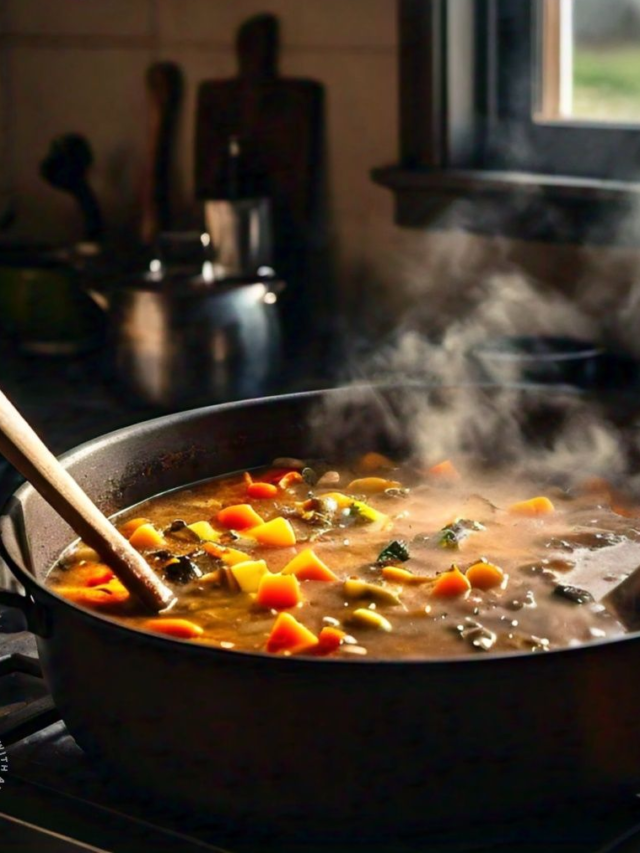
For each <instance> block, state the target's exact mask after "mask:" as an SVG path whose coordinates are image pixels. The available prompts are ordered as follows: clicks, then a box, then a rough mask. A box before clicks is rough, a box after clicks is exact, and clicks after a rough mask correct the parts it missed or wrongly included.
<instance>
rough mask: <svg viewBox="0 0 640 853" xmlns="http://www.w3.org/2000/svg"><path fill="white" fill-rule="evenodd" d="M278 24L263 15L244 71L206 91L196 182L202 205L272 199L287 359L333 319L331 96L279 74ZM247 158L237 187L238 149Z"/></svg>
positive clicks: (202, 90) (241, 50)
mask: <svg viewBox="0 0 640 853" xmlns="http://www.w3.org/2000/svg"><path fill="white" fill-rule="evenodd" d="M278 29H279V27H278V19H277V18H276V17H275V16H274V15H267V14H265V15H257V16H255V17H253V18H250V19H249V20H247V21H246V22H245V23H244V24H243V25H242V26H241V27H240V29H239V31H238V35H237V40H236V46H237V53H238V62H239V72H238V75H237V76H236V77H232V78H229V79H226V80H205V81H204V82H202V83H201V84H200V87H199V91H198V103H197V116H196V146H195V149H196V150H195V184H196V194H197V196H198V198H201V199H205V198H229V197H230V195H231V192H230V186H231V185H233V184H236V188H237V194H238V195H240V196H266V197H268V198H270V199H271V205H272V213H273V231H274V262H275V263H274V266H275V269H276V272H277V275H278V277H279V278H281V279H283V280H284V281H285V282H286V289H285V291H284V294H283V295H282V297H281V299H280V308H281V318H282V321H283V324H284V343H285V354H286V355H287V357H289V356H292V355H294V354H296V353H298V352H299V351H301V350H305V351H306V350H307V349H308V348H309V341H310V340H319V335H318V330H319V329H320V328H321V327H322V325H323V323H324V322H325V321H323V319H322V318H323V317H327V316H329V315H330V314H331V311H332V309H331V305H330V302H331V299H332V297H331V296H330V290H331V288H330V275H329V274H328V273H327V271H326V270H327V263H328V262H327V258H328V256H329V252H328V248H327V237H326V234H327V231H326V223H325V206H324V197H325V192H324V188H325V174H324V125H323V122H324V90H323V87H322V86H321V85H320V84H319V83H317V82H315V81H313V80H304V79H297V78H289V77H281V76H280V75H279V73H278V53H279V38H278ZM234 138H235V139H237V141H238V144H239V150H240V155H239V157H238V159H237V160H236V161H235V164H236V165H235V166H234V168H233V174H235V175H236V178H234V179H232V180H230V168H229V164H230V142H231V140H232V139H234Z"/></svg>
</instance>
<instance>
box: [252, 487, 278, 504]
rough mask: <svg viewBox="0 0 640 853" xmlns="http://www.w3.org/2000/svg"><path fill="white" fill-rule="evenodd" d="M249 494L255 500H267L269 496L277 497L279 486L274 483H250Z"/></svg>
mask: <svg viewBox="0 0 640 853" xmlns="http://www.w3.org/2000/svg"><path fill="white" fill-rule="evenodd" d="M247 494H248V495H249V497H250V498H253V499H254V500H258V501H262V500H267V499H269V498H275V497H276V495H277V494H278V487H277V486H275V485H274V484H273V483H250V484H249V485H248V486H247Z"/></svg>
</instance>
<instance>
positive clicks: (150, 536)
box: [129, 523, 165, 551]
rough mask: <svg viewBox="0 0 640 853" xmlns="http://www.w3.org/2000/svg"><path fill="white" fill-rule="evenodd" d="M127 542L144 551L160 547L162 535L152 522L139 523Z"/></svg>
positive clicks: (162, 539) (163, 542)
mask: <svg viewBox="0 0 640 853" xmlns="http://www.w3.org/2000/svg"><path fill="white" fill-rule="evenodd" d="M129 542H130V543H131V544H132V545H133V547H134V548H136V549H137V550H138V551H146V550H148V549H150V548H161V547H162V546H163V545H164V544H165V541H164V536H163V535H162V533H160V532H159V531H158V530H156V528H155V527H154V526H153V524H148V523H145V524H141V525H140V527H137V528H136V529H135V530H134V531H133V533H132V534H131V536H130V537H129Z"/></svg>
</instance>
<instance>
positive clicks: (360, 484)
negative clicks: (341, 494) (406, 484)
mask: <svg viewBox="0 0 640 853" xmlns="http://www.w3.org/2000/svg"><path fill="white" fill-rule="evenodd" d="M400 485H401V484H400V483H398V481H397V480H385V478H384V477H361V478H360V479H357V480H352V481H351V482H350V483H349V485H348V486H347V491H348V492H363V493H364V494H367V495H375V494H378V493H379V492H384V491H385V490H386V489H398V488H400Z"/></svg>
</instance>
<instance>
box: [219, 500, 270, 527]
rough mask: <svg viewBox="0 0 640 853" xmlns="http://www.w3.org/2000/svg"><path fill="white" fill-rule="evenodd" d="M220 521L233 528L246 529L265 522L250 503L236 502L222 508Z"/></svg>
mask: <svg viewBox="0 0 640 853" xmlns="http://www.w3.org/2000/svg"><path fill="white" fill-rule="evenodd" d="M218 521H219V522H220V524H223V525H224V526H225V527H229V528H230V529H231V530H246V529H247V528H248V527H255V526H256V525H257V524H263V522H264V519H263V518H261V517H260V516H259V515H258V513H257V512H256V511H255V509H254V508H253V507H252V506H251V505H250V504H235V505H234V506H228V507H225V508H224V509H221V510H220V512H219V513H218Z"/></svg>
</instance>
